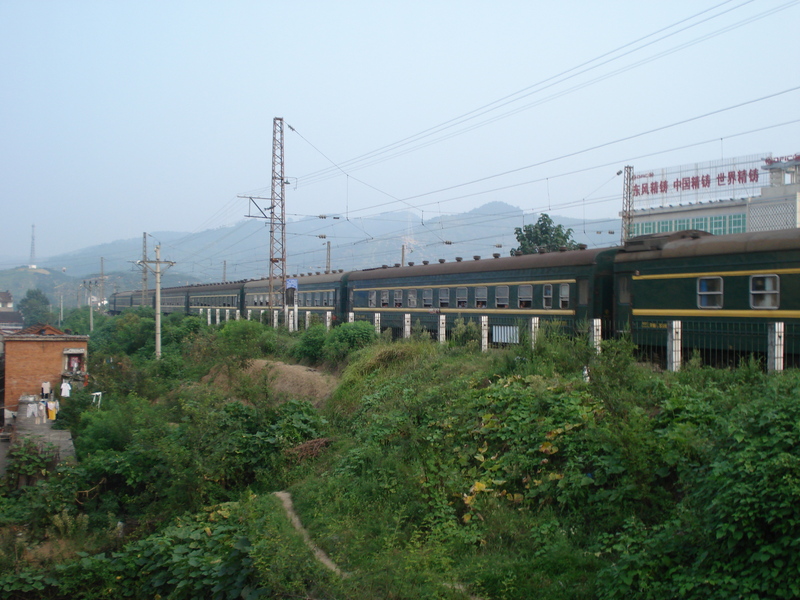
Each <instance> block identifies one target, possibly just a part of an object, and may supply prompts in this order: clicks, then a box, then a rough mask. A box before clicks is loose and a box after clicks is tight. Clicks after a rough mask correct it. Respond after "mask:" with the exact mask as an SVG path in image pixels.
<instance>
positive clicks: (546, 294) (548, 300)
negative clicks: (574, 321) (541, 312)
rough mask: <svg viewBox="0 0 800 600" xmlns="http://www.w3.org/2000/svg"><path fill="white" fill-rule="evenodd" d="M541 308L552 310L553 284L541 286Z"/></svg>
mask: <svg viewBox="0 0 800 600" xmlns="http://www.w3.org/2000/svg"><path fill="white" fill-rule="evenodd" d="M542 307H543V308H546V309H551V308H553V284H551V283H545V284H544V285H543V286H542Z"/></svg>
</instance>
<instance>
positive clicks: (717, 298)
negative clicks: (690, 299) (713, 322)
mask: <svg viewBox="0 0 800 600" xmlns="http://www.w3.org/2000/svg"><path fill="white" fill-rule="evenodd" d="M697 306H698V307H699V308H722V277H698V279H697Z"/></svg>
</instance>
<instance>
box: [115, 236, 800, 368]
mask: <svg viewBox="0 0 800 600" xmlns="http://www.w3.org/2000/svg"><path fill="white" fill-rule="evenodd" d="M296 279H297V289H296V290H287V292H288V294H289V295H290V294H296V300H297V305H298V308H299V309H300V310H301V311H308V312H310V313H311V314H318V315H320V317H323V316H324V313H326V312H330V313H331V314H332V318H333V320H334V321H338V322H343V321H346V320H347V319H348V315H349V314H351V313H352V314H353V315H355V319H357V320H358V319H370V318H372V317H373V315H374V314H375V313H380V315H381V317H380V318H381V326H382V327H384V328H387V327H391V328H392V329H394V330H395V331H397V330H402V327H403V323H404V318H405V315H409V314H410V315H411V318H412V320H413V321H414V322H415V323H417V322H419V323H420V324H421V325H422V326H424V327H426V328H427V329H429V330H431V331H434V330H436V328H437V326H438V323H439V315H447V323H448V327H450V326H451V325H452V321H453V320H454V319H455V318H463V319H466V320H470V319H475V320H477V319H479V318H480V317H481V316H488V318H489V325H490V328H491V331H492V332H493V336H494V337H495V341H500V342H503V341H513V339H512V340H509V333H508V328H509V327H510V326H512V325H513V324H514V323H519V322H520V321H521V320H522V319H526V318H529V317H539V318H540V320H541V321H555V322H557V323H558V324H559V325H560V326H562V327H564V328H570V327H571V328H573V329H574V328H577V327H578V326H579V325H580V324H584V323H588V322H590V321H591V320H593V319H601V320H602V322H603V323H604V336H613V335H614V334H615V332H619V331H623V330H627V331H630V332H631V333H632V334H633V335H634V341H635V342H637V343H638V344H640V345H650V346H655V347H658V346H665V345H666V342H665V335H664V332H665V331H666V329H667V325H668V323H669V322H671V321H676V320H677V321H681V322H682V323H683V332H684V334H683V335H684V337H683V343H684V345H686V346H688V347H693V348H706V349H717V350H721V351H724V350H726V349H730V350H739V351H757V352H764V351H765V347H766V339H767V333H766V332H767V328H768V325H769V324H770V323H775V322H781V323H783V324H784V326H785V327H786V349H785V351H786V353H787V354H793V355H797V354H800V335H795V334H794V333H795V329H797V333H798V334H800V229H787V230H780V231H768V232H758V233H742V234H732V235H724V236H714V235H711V234H709V233H707V232H703V231H695V230H689V231H678V232H670V233H659V234H652V235H646V236H641V237H637V238H633V239H631V240H629V241H627V242H626V243H625V244H624V246H621V247H612V248H601V249H585V248H584V249H580V250H570V251H560V252H547V253H544V252H542V253H538V254H527V255H520V256H508V257H499V255H494V258H488V259H481V258H480V257H478V256H475V257H472V259H469V260H464V259H461V258H457V259H456V261H455V262H445V261H443V260H440V261H439V262H435V263H430V264H429V263H428V262H427V261H423V264H421V265H417V264H414V263H409V264H408V265H406V266H400V265H394V266H387V265H384V266H383V267H379V268H375V269H366V270H362V271H349V272H343V271H338V272H331V273H317V274H311V273H308V274H301V276H299V277H296ZM275 288H276V290H277V289H278V288H279V286H278V285H277V282H276V284H275ZM154 295H155V293H154V290H147V291H146V292H145V294H144V302H145V303H146V304H147V305H150V306H154V302H155V300H154ZM289 299H290V304H292V305H293V303H294V298H291V296H289ZM141 303H142V292H141V290H139V291H129V292H121V293H116V294H114V295H113V296H112V298H111V300H110V310H111V311H112V312H114V313H119V312H121V311H123V310H124V309H126V308H131V307H135V306H137V305H140V304H141ZM161 306H162V312H165V313H170V312H184V313H189V314H199V313H201V312H202V313H206V314H207V313H208V311H211V313H212V314H216V310H217V309H219V310H220V311H222V312H223V313H225V311H228V313H230V312H231V311H233V312H235V311H239V314H240V315H244V316H247V315H250V316H252V315H254V314H255V315H261V314H264V313H265V312H266V313H267V314H268V313H270V312H271V311H272V308H279V307H277V306H276V307H271V306H270V303H269V280H268V279H258V280H248V281H237V282H228V283H216V284H207V285H205V284H202V285H192V286H185V287H173V288H165V289H163V290H162V292H161ZM450 316H452V317H453V318H452V319H451V318H450ZM511 337H512V338H513V337H514V336H513V335H512V336H511Z"/></svg>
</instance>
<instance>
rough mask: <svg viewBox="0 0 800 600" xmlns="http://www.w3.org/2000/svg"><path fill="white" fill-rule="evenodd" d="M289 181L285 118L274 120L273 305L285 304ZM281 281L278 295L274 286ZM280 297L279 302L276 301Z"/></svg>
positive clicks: (270, 230)
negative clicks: (285, 143)
mask: <svg viewBox="0 0 800 600" xmlns="http://www.w3.org/2000/svg"><path fill="white" fill-rule="evenodd" d="M285 192H286V180H285V179H284V171H283V118H282V117H275V118H274V119H273V120H272V196H271V200H272V202H271V204H272V206H270V226H269V298H270V307H275V306H280V305H282V304H283V303H284V302H283V299H284V294H285V292H286V203H285ZM276 283H279V284H280V291H279V293H278V294H277V295H276V294H275V290H274V286H275V284H276ZM275 300H277V302H275Z"/></svg>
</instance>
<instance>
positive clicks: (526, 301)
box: [517, 285, 533, 308]
mask: <svg viewBox="0 0 800 600" xmlns="http://www.w3.org/2000/svg"><path fill="white" fill-rule="evenodd" d="M517 301H518V302H519V307H520V308H531V307H532V306H533V286H532V285H521V286H519V287H518V288H517Z"/></svg>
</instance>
